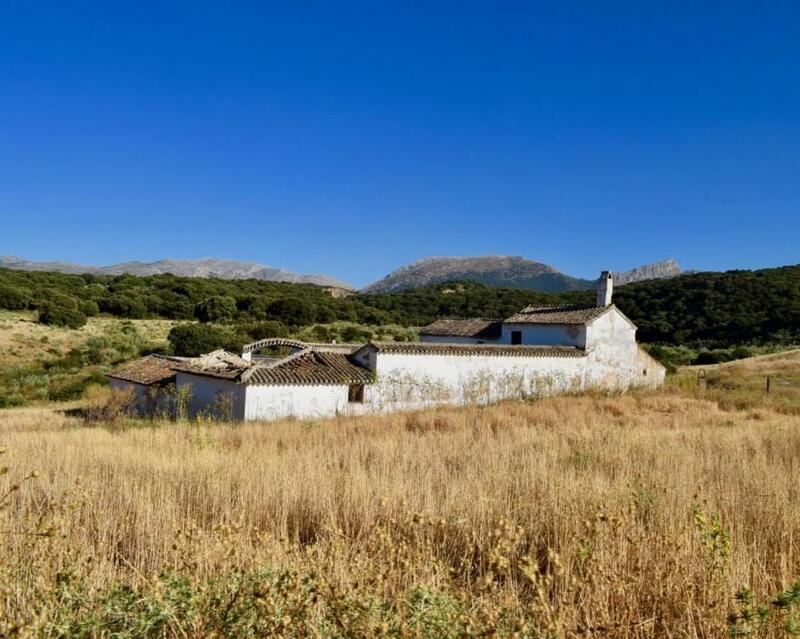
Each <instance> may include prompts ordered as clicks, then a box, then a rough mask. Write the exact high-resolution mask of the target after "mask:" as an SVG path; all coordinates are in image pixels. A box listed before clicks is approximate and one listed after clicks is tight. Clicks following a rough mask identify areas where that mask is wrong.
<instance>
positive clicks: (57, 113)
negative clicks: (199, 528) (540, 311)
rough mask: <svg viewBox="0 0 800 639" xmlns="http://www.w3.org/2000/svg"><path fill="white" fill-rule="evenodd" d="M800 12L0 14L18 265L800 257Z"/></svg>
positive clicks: (0, 140)
mask: <svg viewBox="0 0 800 639" xmlns="http://www.w3.org/2000/svg"><path fill="white" fill-rule="evenodd" d="M799 32H800V4H798V3H796V2H794V3H793V2H786V3H776V2H767V3H740V2H735V1H734V2H724V3H722V2H719V3H715V2H704V3H698V2H691V3H689V2H687V3H676V2H669V3H667V2H663V3H655V2H646V3H642V2H630V3H616V2H605V3H599V2H586V3H572V2H558V3H553V2H546V3H545V2H542V3H537V2H519V3H516V2H496V3H495V2H482V3H473V2H457V3H456V2H453V3H447V2H404V3H388V2H387V3H384V2H369V3H358V2H291V3H275V4H272V3H269V2H236V3H233V2H231V3H226V2H208V3H206V2H197V1H195V2H186V3H182V2H160V3H150V2H143V1H139V2H135V3H134V2H130V3H128V2H113V3H110V2H102V3H100V2H97V3H86V2H79V1H75V2H35V1H30V0H5V1H4V2H0V43H2V44H0V254H6V255H19V256H23V257H27V258H30V259H41V260H45V259H63V260H70V261H76V262H85V263H91V264H106V263H111V262H119V261H124V260H130V259H140V260H155V259H160V258H163V257H177V258H196V257H202V256H209V255H210V256H216V257H229V258H235V259H242V260H252V261H258V262H263V263H265V264H269V265H272V266H276V267H282V268H287V269H290V270H294V271H299V272H304V273H315V272H323V273H329V274H332V275H335V276H338V277H340V278H342V279H344V280H347V281H349V282H351V283H353V284H357V285H363V284H366V283H368V282H370V281H372V280H374V279H377V278H379V277H381V276H383V275H385V274H386V273H387V272H389V271H390V270H392V269H394V268H396V267H398V266H400V265H402V264H404V263H406V262H409V261H412V260H416V259H419V258H421V257H424V256H428V255H476V254H488V253H502V254H513V255H523V256H526V257H529V258H533V259H537V260H541V261H544V262H547V263H551V264H553V265H555V266H557V267H558V268H560V269H562V270H564V271H565V272H568V273H570V274H572V275H576V276H583V277H594V276H596V274H597V272H598V271H599V270H600V269H601V268H606V267H610V268H614V269H625V268H629V267H633V266H637V265H639V264H642V263H645V262H649V261H654V260H657V259H661V258H665V257H676V258H678V259H679V260H680V261H681V263H682V264H683V265H684V266H685V267H687V268H696V269H714V270H721V269H729V268H758V267H766V266H776V265H782V264H791V263H797V262H800V254H799V253H800V252H799V251H798V245H799V243H798V231H800V37H798V33H799Z"/></svg>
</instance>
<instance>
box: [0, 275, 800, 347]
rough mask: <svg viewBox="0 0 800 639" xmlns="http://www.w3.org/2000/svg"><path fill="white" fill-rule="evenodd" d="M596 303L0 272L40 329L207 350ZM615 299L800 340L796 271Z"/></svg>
mask: <svg viewBox="0 0 800 639" xmlns="http://www.w3.org/2000/svg"><path fill="white" fill-rule="evenodd" d="M593 302H594V292H592V291H573V292H568V293H560V294H546V293H537V292H533V291H526V290H519V289H504V288H489V287H486V286H484V285H481V284H477V283H473V282H451V283H444V284H437V285H434V286H427V287H422V288H418V289H413V290H408V291H401V292H395V293H383V294H354V295H351V296H347V297H343V298H334V297H332V296H331V295H329V294H328V293H327V292H326V291H325V289H324V288H322V287H319V286H314V285H311V284H290V283H283V282H266V281H263V280H222V279H201V278H189V277H177V276H173V275H168V274H167V275H152V276H145V277H139V276H134V275H118V276H110V275H91V274H85V275H70V274H63V273H43V272H26V271H16V270H10V269H0V308H3V309H9V310H22V309H28V310H33V311H35V312H36V313H37V314H38V318H39V321H40V322H43V323H45V324H53V325H59V326H69V327H73V328H77V327H80V326H82V325H83V324H84V323H85V322H86V318H87V317H91V316H93V315H98V314H106V315H111V316H114V317H123V318H130V319H140V318H167V319H177V320H197V321H198V322H199V323H200V327H195V328H192V329H189V328H183V329H182V330H183V331H184V333H186V334H187V335H188V334H189V333H190V332H192V331H193V333H192V339H200V338H202V340H203V342H202V346H204V347H206V346H214V345H216V346H220V345H224V344H220V343H219V342H221V341H222V342H224V341H225V339H226V338H225V335H229V333H226V332H225V330H224V328H225V327H230V326H236V327H237V332H238V333H239V334H243V335H247V336H249V337H253V338H254V339H260V338H262V337H272V336H280V335H285V334H288V333H289V332H290V331H293V330H297V329H298V328H301V327H307V326H311V325H316V324H319V325H324V324H330V323H333V322H352V323H356V324H361V325H375V326H379V325H386V324H398V325H401V326H422V325H425V324H427V323H429V322H431V321H433V320H434V319H436V318H437V317H487V318H497V319H502V318H504V317H507V316H509V315H511V314H513V313H514V312H516V311H518V310H519V309H521V308H522V307H524V306H526V305H528V304H591V303H593ZM614 302H615V303H616V304H617V306H619V308H620V309H621V310H622V311H623V312H624V313H625V314H626V315H627V316H628V317H630V318H631V320H633V321H634V322H635V323H636V324H637V326H638V327H639V334H638V336H639V340H640V341H642V342H646V343H651V344H662V345H669V346H688V347H692V348H704V349H723V348H732V347H736V346H742V345H764V344H788V343H796V342H798V341H800V265H797V266H787V267H782V268H773V269H763V270H758V271H728V272H725V273H695V274H691V275H684V276H680V277H677V278H673V279H669V280H650V281H645V282H637V283H633V284H628V285H626V286H622V287H618V288H617V289H616V291H615V294H614ZM215 331H216V332H215Z"/></svg>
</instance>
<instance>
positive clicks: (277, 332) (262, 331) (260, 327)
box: [247, 320, 289, 340]
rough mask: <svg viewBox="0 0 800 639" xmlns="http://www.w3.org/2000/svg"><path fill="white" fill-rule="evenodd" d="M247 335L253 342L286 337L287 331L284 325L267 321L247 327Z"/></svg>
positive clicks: (274, 321)
mask: <svg viewBox="0 0 800 639" xmlns="http://www.w3.org/2000/svg"><path fill="white" fill-rule="evenodd" d="M247 334H248V335H250V337H252V338H253V339H254V340H259V339H267V338H270V337H287V336H288V335H289V329H287V328H286V325H285V324H283V323H282V322H278V321H277V320H267V321H266V322H259V323H258V324H253V325H252V326H250V327H248V329H247Z"/></svg>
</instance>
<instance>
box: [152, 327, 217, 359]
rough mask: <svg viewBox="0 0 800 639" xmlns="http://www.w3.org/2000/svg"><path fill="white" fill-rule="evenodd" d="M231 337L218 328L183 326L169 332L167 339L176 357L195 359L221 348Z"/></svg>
mask: <svg viewBox="0 0 800 639" xmlns="http://www.w3.org/2000/svg"><path fill="white" fill-rule="evenodd" d="M230 337H231V336H230V335H229V334H228V333H226V332H225V331H223V330H221V329H219V328H217V327H216V326H207V325H201V324H181V325H180V326H175V327H174V328H173V329H172V330H171V331H170V332H169V336H168V337H167V339H168V340H169V343H170V346H172V351H173V353H175V355H181V356H185V357H195V356H197V355H201V354H202V353H207V352H209V351H213V350H215V349H217V348H221V347H222V346H224V345H225V344H226V342H227V341H228V340H229V339H230Z"/></svg>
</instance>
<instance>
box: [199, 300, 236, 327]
mask: <svg viewBox="0 0 800 639" xmlns="http://www.w3.org/2000/svg"><path fill="white" fill-rule="evenodd" d="M234 315H236V300H235V299H233V298H232V297H228V296H226V295H214V296H213V297H209V298H208V299H207V300H204V301H202V302H200V303H199V304H197V306H195V307H194V316H195V317H196V318H197V319H198V320H200V321H201V322H204V323H208V322H225V321H228V320H230V319H233V316H234Z"/></svg>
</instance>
